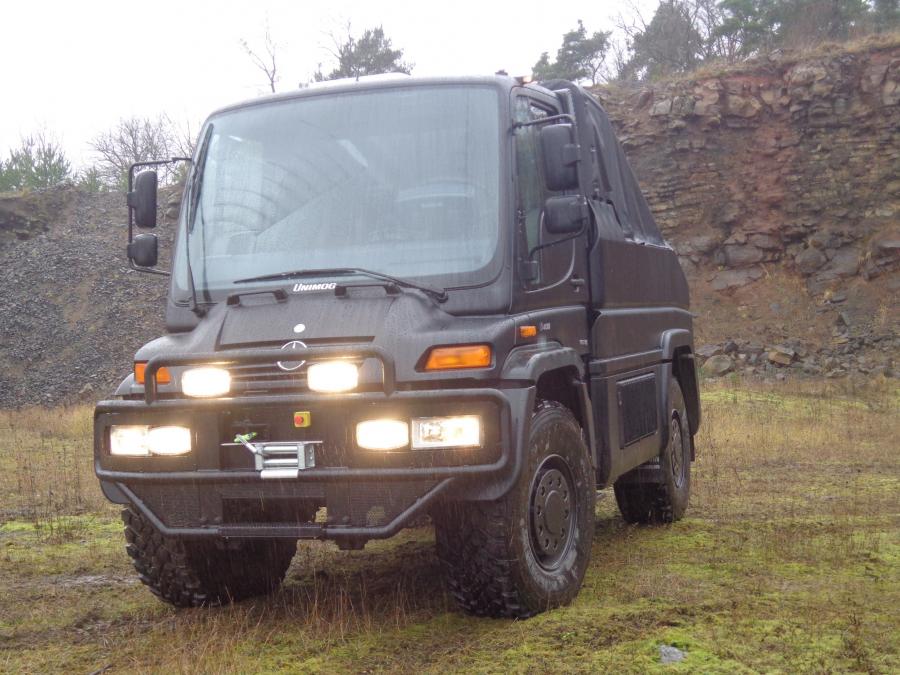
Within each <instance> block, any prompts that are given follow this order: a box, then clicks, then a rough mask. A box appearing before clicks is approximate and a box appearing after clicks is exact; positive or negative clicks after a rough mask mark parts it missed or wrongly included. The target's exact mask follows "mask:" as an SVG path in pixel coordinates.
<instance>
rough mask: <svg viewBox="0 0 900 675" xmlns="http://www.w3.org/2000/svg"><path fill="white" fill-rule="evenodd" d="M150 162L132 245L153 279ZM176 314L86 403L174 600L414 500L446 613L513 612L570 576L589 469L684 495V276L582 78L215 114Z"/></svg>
mask: <svg viewBox="0 0 900 675" xmlns="http://www.w3.org/2000/svg"><path fill="white" fill-rule="evenodd" d="M147 164H150V163H147ZM139 168H142V169H144V170H143V171H142V172H141V173H139V174H138V175H137V176H136V178H135V179H134V181H133V185H132V189H131V191H130V192H129V195H128V204H129V242H130V243H129V246H128V255H129V258H130V260H131V264H132V265H133V266H134V267H135V268H138V269H142V270H146V271H157V270H154V269H153V268H154V267H155V266H156V264H157V239H156V236H155V235H153V234H146V233H145V234H140V235H136V236H132V225H131V223H132V220H133V223H134V225H135V226H137V227H145V228H146V227H153V226H155V224H156V182H157V180H156V174H155V172H153V171H151V170H146V168H145V167H144V166H143V165H142V166H141V167H139ZM133 173H134V167H133V168H132V175H133ZM166 323H167V327H168V332H167V335H165V336H164V337H161V338H159V339H157V340H154V341H152V342H150V343H149V344H147V345H145V346H144V347H142V348H141V349H140V350H139V351H138V353H137V354H136V356H135V363H134V373H133V374H132V375H130V376H129V377H127V378H126V379H125V381H124V382H122V384H121V386H120V387H119V389H118V391H116V393H115V395H114V397H112V398H111V399H110V400H106V401H103V402H101V403H100V404H99V405H98V406H97V409H96V414H95V461H96V473H97V476H98V477H99V479H100V481H101V485H102V487H103V491H104V493H105V494H106V496H107V497H108V498H109V499H110V500H112V501H113V502H116V503H120V504H123V505H125V510H124V516H123V517H124V520H125V535H126V539H127V542H128V545H127V550H128V553H129V555H130V556H131V557H132V558H133V560H134V564H135V567H136V568H137V570H138V572H139V573H140V576H141V579H142V580H143V581H144V583H146V584H147V585H148V586H149V587H150V588H151V589H152V590H153V591H154V592H155V593H156V594H157V595H159V596H160V597H161V598H162V599H164V600H166V601H168V602H170V603H173V604H175V605H199V604H213V603H217V602H223V601H228V600H233V599H239V598H242V597H246V596H249V595H253V594H258V593H264V592H267V591H270V590H272V589H273V588H274V587H276V586H277V584H278V583H279V582H280V581H281V579H282V577H283V575H284V573H285V571H286V569H287V567H288V565H289V564H290V561H291V556H292V554H293V553H294V551H295V550H296V542H297V540H298V539H330V540H333V541H335V542H336V543H337V545H338V546H340V547H341V548H346V549H357V548H361V547H362V546H364V545H365V543H366V541H367V540H369V539H379V538H385V537H390V536H392V535H393V534H395V533H397V532H398V531H399V530H400V529H401V528H403V527H404V526H405V525H407V524H410V523H411V522H413V521H416V520H418V519H419V518H420V516H422V515H424V514H429V515H430V516H431V518H432V520H433V522H434V527H435V532H436V539H437V549H438V554H439V556H440V559H441V561H442V564H443V568H444V570H445V574H446V579H447V584H448V587H449V589H450V592H451V593H452V594H453V595H454V596H455V598H456V599H457V600H458V601H459V603H460V605H461V606H462V607H463V608H465V609H466V610H468V611H470V612H474V613H476V614H485V615H493V616H514V617H524V616H529V615H531V614H534V613H536V612H539V611H542V610H544V609H546V608H549V607H554V606H557V605H560V604H564V603H567V602H569V601H570V600H572V598H573V597H574V596H575V595H576V593H577V592H578V589H579V587H580V586H581V583H582V579H583V577H584V574H585V569H586V567H587V564H588V558H589V556H590V552H591V543H592V533H593V528H594V505H595V499H596V493H597V490H598V489H599V488H604V487H607V486H610V485H612V486H613V487H614V489H615V496H616V500H617V502H618V504H619V507H620V509H621V512H622V515H623V517H624V518H625V520H627V521H628V522H641V523H646V522H669V521H672V520H676V519H678V518H680V517H681V516H682V514H683V513H684V511H685V508H686V506H687V503H688V496H689V490H690V463H691V460H692V459H693V456H694V444H693V438H694V435H695V434H696V433H697V428H698V426H699V424H700V404H699V396H698V389H697V379H696V374H695V367H694V361H693V355H692V351H693V337H692V322H691V314H690V312H689V310H688V289H687V284H686V282H685V278H684V275H683V274H682V271H681V269H680V268H679V265H678V261H677V259H676V256H675V253H674V252H673V250H672V249H671V248H670V247H669V246H668V245H667V244H666V243H665V242H664V241H663V239H662V237H661V236H660V233H659V230H658V229H657V226H656V224H655V223H654V220H653V217H652V216H651V214H650V211H649V210H648V207H647V204H646V202H645V200H644V198H643V196H642V195H641V192H640V190H639V188H638V184H637V182H636V180H635V178H634V176H633V174H632V172H631V170H630V168H629V166H628V163H627V162H626V160H625V156H624V154H623V152H622V148H621V146H620V145H619V143H618V142H617V140H616V138H615V136H614V133H613V129H612V127H611V125H610V122H609V120H608V118H607V116H606V114H605V113H604V111H603V110H602V108H601V107H600V106H599V105H598V104H597V102H596V101H595V100H594V99H593V98H592V97H591V96H590V95H589V94H587V93H586V92H585V91H584V90H583V89H581V88H580V87H578V86H577V85H575V84H572V83H570V82H564V81H554V82H544V83H542V84H540V85H538V84H529V83H526V82H523V81H522V80H521V79H515V78H511V77H506V76H496V77H477V78H459V79H419V78H409V77H405V78H393V79H380V80H374V81H366V80H365V78H364V79H363V80H361V81H359V82H353V83H347V84H332V85H331V86H327V87H319V88H310V89H305V90H300V91H296V92H291V93H288V94H282V95H275V96H271V97H266V98H262V99H259V100H255V101H251V102H249V103H243V104H240V105H235V106H232V107H229V108H225V109H223V110H220V111H218V112H216V113H215V114H213V115H212V116H211V117H210V118H209V120H207V122H206V123H205V125H204V127H203V129H202V132H201V135H200V139H199V143H198V148H197V151H196V154H195V156H194V157H193V158H192V161H191V170H190V173H189V175H188V178H187V184H186V187H185V195H184V200H183V203H182V207H181V213H180V217H179V230H178V234H177V237H176V246H175V251H174V254H173V263H172V270H171V286H170V290H169V296H168V304H167V308H166ZM322 507H325V510H324V511H323V510H322Z"/></svg>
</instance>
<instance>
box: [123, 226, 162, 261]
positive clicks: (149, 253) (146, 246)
mask: <svg viewBox="0 0 900 675" xmlns="http://www.w3.org/2000/svg"><path fill="white" fill-rule="evenodd" d="M158 251H159V241H158V239H157V238H156V235H155V234H139V235H138V236H136V237H135V238H134V241H132V242H131V243H130V244H128V259H129V260H131V261H132V262H133V263H134V264H135V265H137V266H138V267H156V263H157V262H159V252H158Z"/></svg>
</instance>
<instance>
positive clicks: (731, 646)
mask: <svg viewBox="0 0 900 675" xmlns="http://www.w3.org/2000/svg"><path fill="white" fill-rule="evenodd" d="M704 414H705V417H704V425H703V428H702V429H701V433H700V435H699V437H698V461H697V462H696V463H695V464H694V467H693V469H694V476H693V478H694V492H693V497H692V503H691V508H690V510H689V512H688V515H687V517H686V518H685V519H684V520H683V521H681V522H679V523H677V524H675V525H672V526H665V527H636V526H628V525H625V524H624V523H623V522H622V520H621V518H620V517H619V515H618V512H617V510H616V507H615V501H614V499H613V498H612V495H611V494H609V493H608V492H604V493H602V494H603V498H602V499H601V500H600V502H599V505H598V509H597V533H596V538H595V540H594V546H593V557H592V562H591V566H590V568H589V570H588V574H587V578H586V580H585V585H584V588H583V589H582V592H581V594H580V596H579V597H578V599H577V600H576V601H575V603H574V604H573V605H571V606H570V607H566V608H562V609H559V610H556V611H553V612H549V613H546V614H543V615H540V616H538V617H536V618H534V619H530V620H528V621H517V622H514V621H505V620H485V619H474V618H471V617H467V616H465V615H463V614H460V613H459V612H458V611H456V609H455V608H454V607H453V605H452V603H451V601H450V600H449V598H448V597H447V596H446V595H445V594H444V592H443V589H442V587H441V583H440V579H439V576H438V566H437V562H436V560H435V557H434V555H433V553H432V547H433V541H432V540H433V535H432V533H431V532H430V531H429V530H428V529H427V528H420V529H415V530H408V531H406V532H405V533H404V534H403V535H402V536H400V537H397V538H395V539H393V540H389V541H387V542H373V543H370V544H369V545H368V546H367V547H366V548H365V550H363V551H352V552H342V551H338V550H337V549H336V548H335V547H333V546H332V545H331V544H318V543H302V544H300V546H299V550H298V554H297V555H296V557H295V558H294V563H293V565H292V566H291V569H290V571H289V572H288V579H287V582H286V584H285V587H284V589H283V590H282V591H281V592H280V593H278V594H277V595H275V596H274V597H271V598H268V599H262V600H258V601H253V602H248V603H244V604H241V605H236V606H231V607H221V608H215V609H205V610H182V611H178V610H174V609H172V608H170V607H168V606H166V605H163V604H161V603H159V602H158V601H157V600H156V599H155V598H154V597H153V596H152V595H151V594H150V592H149V591H147V590H146V589H145V588H144V587H143V586H141V584H140V583H138V582H136V580H135V577H134V575H133V574H132V571H131V568H130V565H129V562H128V559H127V557H126V555H125V552H124V549H123V538H122V533H121V526H120V523H119V520H118V512H117V509H116V508H115V507H113V506H112V505H109V504H107V503H106V502H105V501H104V500H103V498H102V496H101V495H100V493H99V490H98V489H97V487H96V482H95V480H94V478H93V475H92V473H91V462H90V454H91V450H90V410H89V409H87V408H72V409H58V410H39V409H33V410H24V411H18V412H5V413H4V412H0V434H2V438H3V440H4V443H3V447H2V450H0V671H9V672H29V671H31V672H47V671H67V672H83V673H89V672H95V671H103V672H125V671H128V672H133V671H138V672H141V671H162V672H173V671H174V672H256V671H269V672H271V671H277V670H289V671H293V672H311V671H327V672H345V671H350V672H377V671H411V672H446V671H467V672H468V671H478V672H497V673H500V672H534V673H543V672H560V671H570V672H579V671H582V672H588V671H593V672H597V671H609V672H617V673H621V672H653V671H655V670H663V671H671V672H689V671H690V672H698V671H699V672H711V673H716V672H723V673H724V672H728V673H732V672H760V671H762V672H785V673H794V672H835V671H839V672H853V671H856V672H869V673H876V672H878V673H890V672H900V644H898V642H900V453H898V450H900V393H898V390H897V388H896V385H894V384H889V383H887V382H884V381H882V382H881V383H880V384H870V385H867V386H866V387H864V388H860V389H853V388H851V387H850V385H846V384H845V385H833V384H831V383H828V384H826V383H806V384H801V383H783V384H781V385H779V386H778V387H777V388H776V387H762V386H760V385H755V386H751V385H747V384H741V383H737V382H732V383H722V384H716V385H710V386H708V387H706V389H705V392H704ZM661 645H672V646H675V647H678V648H679V649H681V650H682V651H683V652H685V653H686V658H685V660H684V661H682V662H681V663H678V664H674V665H667V666H663V665H661V664H660V663H659V660H660V659H659V647H660V646H661Z"/></svg>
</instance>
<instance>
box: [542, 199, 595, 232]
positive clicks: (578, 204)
mask: <svg viewBox="0 0 900 675" xmlns="http://www.w3.org/2000/svg"><path fill="white" fill-rule="evenodd" d="M589 216H590V214H589V213H588V205H587V202H586V201H585V200H584V197H582V196H581V195H566V196H564V197H550V198H548V199H547V202H546V203H545V204H544V227H545V228H546V230H547V232H549V233H550V234H572V233H574V232H578V231H580V230H581V228H583V227H584V224H585V223H586V222H587V219H588V218H589Z"/></svg>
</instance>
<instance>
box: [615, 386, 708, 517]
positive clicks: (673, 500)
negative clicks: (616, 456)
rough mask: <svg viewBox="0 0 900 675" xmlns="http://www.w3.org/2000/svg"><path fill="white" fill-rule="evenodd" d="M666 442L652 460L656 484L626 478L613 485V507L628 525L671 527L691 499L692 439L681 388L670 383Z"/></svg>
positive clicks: (625, 476) (629, 475)
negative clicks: (665, 525) (655, 470)
mask: <svg viewBox="0 0 900 675" xmlns="http://www.w3.org/2000/svg"><path fill="white" fill-rule="evenodd" d="M667 412H668V414H667V416H666V418H667V422H666V423H667V424H668V427H669V429H668V432H669V433H668V436H669V441H668V443H666V446H665V447H664V448H663V449H662V451H661V452H660V455H659V458H658V459H656V460H653V468H656V467H658V475H659V480H658V481H656V482H652V483H651V482H641V481H639V480H637V479H636V478H635V475H634V474H625V475H624V476H622V477H621V478H620V479H619V480H617V481H616V482H615V484H614V485H613V491H614V492H615V495H616V503H617V504H618V505H619V511H620V512H621V514H622V518H623V519H624V520H625V522H627V523H642V524H651V523H672V522H675V521H676V520H681V518H682V517H683V516H684V513H685V511H686V510H687V507H688V502H689V501H690V497H691V456H692V451H691V449H692V443H693V440H692V437H691V429H690V424H689V422H688V416H687V406H686V405H685V403H684V395H683V394H682V393H681V386H680V385H679V384H678V381H677V380H675V379H673V380H672V384H671V386H670V387H669V405H668V407H667Z"/></svg>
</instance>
